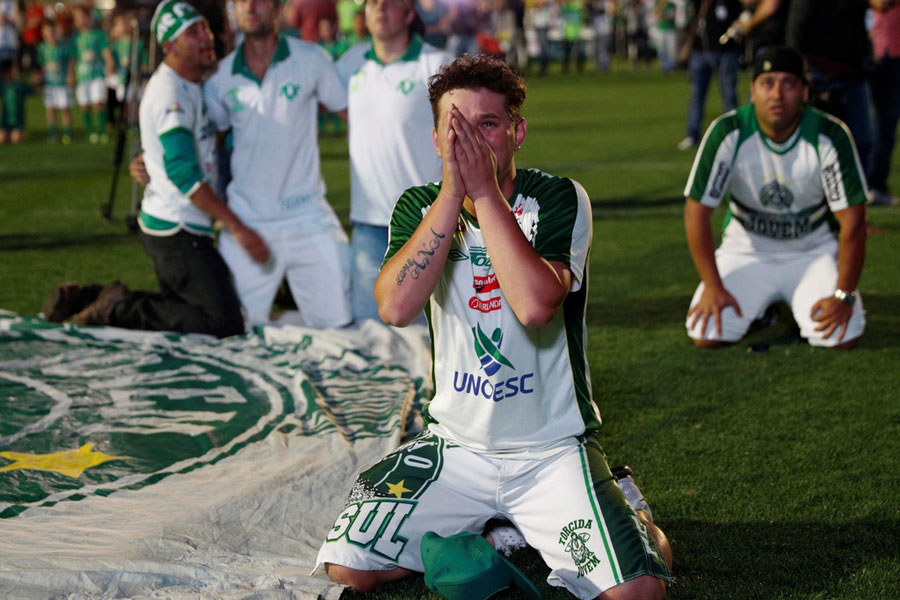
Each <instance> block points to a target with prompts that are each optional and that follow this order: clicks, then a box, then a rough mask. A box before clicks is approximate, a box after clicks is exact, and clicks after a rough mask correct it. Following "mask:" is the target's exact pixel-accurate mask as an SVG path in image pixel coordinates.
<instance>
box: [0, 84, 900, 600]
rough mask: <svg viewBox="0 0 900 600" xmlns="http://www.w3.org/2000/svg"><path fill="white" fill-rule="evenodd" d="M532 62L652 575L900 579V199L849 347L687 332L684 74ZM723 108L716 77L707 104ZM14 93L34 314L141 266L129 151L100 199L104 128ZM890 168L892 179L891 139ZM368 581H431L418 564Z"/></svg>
mask: <svg viewBox="0 0 900 600" xmlns="http://www.w3.org/2000/svg"><path fill="white" fill-rule="evenodd" d="M528 83H529V100H528V102H527V103H526V107H525V116H526V118H528V120H529V129H528V138H527V140H526V142H525V144H524V146H523V149H522V151H521V153H520V155H519V160H518V164H519V166H524V167H529V166H533V167H539V168H542V169H544V170H546V171H548V172H551V173H554V174H557V175H566V176H571V177H573V178H575V179H577V180H579V181H580V182H581V183H582V184H583V185H584V186H585V188H586V189H587V191H588V193H589V194H590V196H591V199H592V201H593V207H594V243H593V252H592V254H591V265H590V307H589V312H588V320H589V325H590V330H589V335H590V340H589V352H590V366H591V373H592V377H593V386H594V393H595V398H596V400H597V402H598V404H599V406H600V410H601V413H602V414H603V417H604V421H605V424H604V426H603V429H602V435H603V438H604V447H605V448H606V450H607V452H608V454H609V459H610V462H611V463H628V464H630V465H631V466H632V467H633V468H634V470H635V472H636V473H637V477H636V478H637V481H638V483H639V485H640V486H641V487H642V489H643V491H644V493H645V495H646V497H647V499H648V501H649V502H650V504H651V506H652V507H653V510H654V514H655V516H656V521H657V523H658V524H659V525H660V526H661V527H662V528H663V529H664V530H665V531H666V532H667V534H668V536H669V538H670V540H671V542H672V548H673V552H674V555H675V568H674V574H675V576H676V577H677V583H676V585H675V586H674V587H672V588H671V591H670V594H669V597H670V598H676V599H691V600H694V599H711V600H712V599H716V600H718V599H732V598H733V599H751V598H752V599H756V598H759V599H775V598H784V599H793V600H801V599H802V600H814V599H815V600H820V599H826V598H833V599H841V600H871V599H882V598H883V599H891V598H898V597H900V522H898V517H900V503H898V497H900V468H898V465H900V275H898V274H900V209H898V208H873V209H871V210H870V212H869V220H870V222H871V223H872V224H873V225H876V226H878V227H881V228H883V229H884V231H885V233H884V234H883V235H879V236H871V237H870V238H869V241H868V256H867V260H866V266H865V269H864V271H863V276H862V280H861V282H860V291H861V294H862V296H863V299H864V303H865V306H866V309H867V320H868V326H867V331H866V334H865V336H864V337H863V338H862V340H861V342H860V344H859V347H858V348H857V349H856V350H854V351H852V352H849V353H838V352H829V351H825V350H815V349H811V348H809V347H808V346H807V345H805V344H804V343H802V341H800V340H798V339H797V338H796V337H795V336H794V334H793V332H792V329H791V327H790V325H789V324H788V323H785V322H784V320H782V322H780V323H778V324H776V325H775V326H774V327H772V328H770V329H768V330H763V331H759V332H757V333H755V334H753V336H752V339H751V340H749V341H753V342H757V343H768V344H770V349H769V351H768V352H764V353H748V352H747V344H748V342H745V343H741V344H738V345H735V346H733V347H731V348H728V349H724V350H719V351H713V352H710V351H706V352H703V351H699V350H696V349H695V348H694V347H693V345H692V344H691V343H690V341H689V340H688V338H687V336H686V334H685V331H684V325H683V320H684V314H685V311H686V310H687V305H688V301H689V299H690V295H691V293H692V292H693V290H694V288H695V286H696V284H697V281H698V278H697V275H696V273H695V271H694V268H693V266H692V264H691V260H690V256H689V254H688V251H687V247H686V244H685V241H684V234H683V227H682V219H681V210H682V204H683V201H682V198H681V191H682V189H683V187H684V182H685V179H686V177H687V174H688V171H689V168H690V163H691V160H692V158H693V156H692V154H691V153H681V152H679V151H678V150H676V149H675V144H676V143H677V142H678V140H680V139H681V137H683V128H684V118H685V108H686V103H687V95H688V83H687V76H686V75H685V74H676V75H673V76H663V75H661V74H659V73H658V72H638V73H633V74H632V73H628V72H625V71H624V70H621V71H619V72H616V73H614V74H612V75H609V76H602V77H601V76H597V75H596V74H594V73H589V74H584V75H570V76H563V75H559V74H556V75H552V76H550V77H546V78H537V77H533V78H530V79H529V80H528ZM746 92H747V83H746V81H743V82H742V89H741V92H740V94H741V96H740V97H742V98H743V97H746ZM720 108H721V105H720V102H719V99H718V92H717V89H716V88H715V87H713V89H712V90H711V91H710V96H709V101H708V106H707V112H708V117H710V118H711V117H712V116H714V115H716V114H718V112H719V111H720ZM29 109H30V111H31V112H30V122H31V123H32V127H31V128H30V131H29V135H30V139H29V141H27V142H26V143H25V144H23V145H20V146H18V147H10V146H3V147H0V253H2V254H0V256H2V259H0V308H3V309H7V310H12V311H15V312H19V313H29V314H35V313H37V312H38V311H39V310H40V306H41V302H42V300H43V299H44V297H45V296H46V294H47V293H48V292H49V291H50V289H51V288H52V286H53V285H54V284H56V283H58V282H60V281H63V280H67V279H75V280H80V281H101V282H108V281H111V280H113V279H122V280H123V281H125V282H126V283H127V284H128V285H129V286H130V287H132V288H141V287H153V286H155V279H154V276H153V271H152V267H151V264H150V261H149V259H148V258H147V257H146V255H145V254H144V252H143V250H142V248H141V245H140V243H139V241H138V240H137V238H135V237H134V236H132V235H131V234H129V233H127V232H126V227H125V224H124V220H123V219H124V216H125V215H126V214H127V212H128V209H129V202H130V200H129V198H130V181H129V180H128V177H127V173H126V172H125V171H123V174H122V177H121V180H120V183H119V193H118V197H117V202H116V205H115V218H114V221H113V222H112V223H106V222H105V221H103V220H102V219H101V217H100V205H101V204H103V203H105V201H106V198H107V195H108V193H109V188H110V181H111V174H112V168H111V164H112V155H113V147H112V145H107V146H91V145H88V144H87V143H85V142H76V143H74V144H73V145H71V146H59V145H55V146H52V145H48V144H46V143H44V141H43V114H42V113H43V110H42V108H41V106H40V103H39V101H38V100H37V99H32V101H31V102H30V103H29ZM76 121H77V117H76ZM321 150H322V157H323V170H324V174H325V179H326V181H327V183H328V189H329V199H330V200H331V201H332V203H333V204H334V206H335V207H336V209H337V211H338V214H339V216H341V218H342V219H344V220H346V217H347V213H348V203H349V182H348V172H349V171H348V164H347V152H346V141H345V140H344V139H342V138H334V137H329V138H325V139H323V140H322V141H321ZM891 186H892V189H893V190H894V191H895V193H896V192H897V191H900V152H896V153H895V161H894V172H893V175H892V179H891ZM721 212H722V211H720V212H718V213H717V215H716V218H718V219H721V217H722V214H721ZM515 560H516V562H517V563H518V564H520V565H522V566H523V567H524V568H525V569H526V571H527V573H528V574H529V575H530V576H531V578H532V579H533V580H534V581H535V582H536V583H537V584H538V585H539V587H541V589H542V590H543V591H544V592H545V593H546V594H547V596H548V597H551V598H565V597H568V596H567V595H566V594H565V593H562V592H559V591H556V590H552V589H551V588H549V587H548V586H547V585H546V584H545V582H544V577H545V576H546V569H545V568H544V567H543V565H542V563H541V562H540V559H539V558H538V557H537V555H536V554H534V553H530V552H525V553H520V554H519V555H517V556H516V557H515ZM346 596H350V597H355V596H354V595H353V594H346ZM375 597H376V598H390V599H394V598H418V597H432V595H431V594H430V592H428V590H427V589H426V588H425V586H424V584H423V583H422V580H421V578H416V579H413V580H411V581H408V582H404V583H402V584H400V585H398V586H396V587H394V588H392V589H391V590H386V591H384V592H380V593H378V594H377V595H376V596H375ZM507 597H513V595H512V594H508V595H507Z"/></svg>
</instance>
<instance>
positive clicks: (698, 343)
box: [692, 338, 731, 348]
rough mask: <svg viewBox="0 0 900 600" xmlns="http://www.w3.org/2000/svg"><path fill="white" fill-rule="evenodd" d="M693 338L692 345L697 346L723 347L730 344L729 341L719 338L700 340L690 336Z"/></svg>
mask: <svg viewBox="0 0 900 600" xmlns="http://www.w3.org/2000/svg"><path fill="white" fill-rule="evenodd" d="M692 339H693V340H694V345H695V346H697V347H698V348H725V347H726V346H730V345H731V343H730V342H720V341H719V340H700V339H697V338H692Z"/></svg>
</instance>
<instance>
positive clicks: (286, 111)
mask: <svg viewBox="0 0 900 600" xmlns="http://www.w3.org/2000/svg"><path fill="white" fill-rule="evenodd" d="M278 9H279V4H278V2H277V1H276V0H236V2H235V10H236V13H237V18H238V26H239V27H240V29H241V32H242V33H243V34H244V41H243V42H242V43H241V44H240V45H239V46H238V47H237V48H236V49H235V51H234V52H232V53H231V54H229V55H228V56H226V57H225V58H224V59H222V60H221V61H220V62H219V66H218V69H217V71H216V73H215V74H214V75H212V76H211V77H210V78H209V80H207V82H206V85H205V86H204V95H205V98H206V103H207V107H208V108H209V113H210V117H211V118H212V120H213V122H214V123H215V124H216V126H217V127H218V129H219V130H220V131H224V130H227V129H229V128H231V129H232V131H233V134H234V153H233V154H232V157H231V171H232V177H233V179H232V181H231V183H230V184H229V185H228V190H227V195H228V203H229V206H230V207H231V208H232V210H233V211H234V212H235V214H237V215H239V216H240V218H241V219H243V220H244V222H246V223H247V224H248V225H250V226H252V227H253V228H254V229H256V230H257V231H259V233H260V235H262V237H263V238H264V239H265V241H266V243H267V244H268V246H269V248H270V249H271V251H272V256H271V259H270V260H269V261H268V262H267V263H265V264H258V263H256V262H255V261H254V260H253V259H252V257H251V256H249V255H248V254H247V252H246V251H245V250H244V249H243V248H241V247H240V245H239V244H238V243H237V241H236V240H235V239H234V238H233V237H232V236H231V235H230V234H229V233H228V232H223V234H222V236H221V238H220V240H219V251H220V252H221V254H222V257H223V258H224V259H225V262H226V263H227V264H228V266H229V268H230V269H231V272H232V273H233V274H234V280H235V288H236V289H237V293H238V296H239V298H240V300H241V304H242V305H243V306H244V309H245V310H246V311H247V317H248V320H249V321H250V323H251V324H258V323H265V322H267V321H268V320H269V312H270V309H271V307H272V301H273V299H274V297H275V293H276V291H277V289H278V286H279V284H280V283H281V280H282V278H283V277H285V275H286V276H287V280H288V284H289V286H290V289H291V294H292V295H293V297H294V300H295V301H296V303H297V306H298V308H299V310H300V318H301V321H302V323H303V324H304V325H307V326H311V327H340V326H343V325H346V324H348V323H349V322H350V321H351V319H352V317H351V314H350V302H349V298H348V290H349V272H348V266H347V260H348V245H347V236H346V234H345V233H344V231H343V229H342V228H341V225H340V223H339V221H338V219H337V216H336V215H335V214H334V211H333V210H332V208H331V206H329V205H328V203H327V201H326V200H325V183H324V181H323V179H322V175H321V172H320V168H319V147H318V142H317V139H316V123H317V121H316V117H317V111H318V105H319V103H321V104H324V105H325V107H326V108H328V110H330V111H332V112H338V113H342V112H343V111H344V110H345V109H346V107H347V95H346V91H345V88H344V86H343V84H342V83H341V81H340V79H339V78H338V76H337V72H336V71H335V69H334V65H333V64H332V62H331V59H330V58H329V57H328V55H327V54H326V53H325V51H324V50H323V49H322V48H320V47H318V46H315V45H313V44H308V43H306V42H301V41H299V40H295V39H291V38H285V37H283V36H281V35H279V34H278V29H277V19H278Z"/></svg>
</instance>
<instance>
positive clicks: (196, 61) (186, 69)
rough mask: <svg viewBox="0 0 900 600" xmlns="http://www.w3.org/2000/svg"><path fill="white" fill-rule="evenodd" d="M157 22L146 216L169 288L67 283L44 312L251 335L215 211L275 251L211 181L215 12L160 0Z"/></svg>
mask: <svg viewBox="0 0 900 600" xmlns="http://www.w3.org/2000/svg"><path fill="white" fill-rule="evenodd" d="M151 27H152V29H153V33H154V34H155V35H156V37H157V40H158V41H159V44H160V46H162V48H163V50H164V51H165V52H166V57H165V60H164V61H163V63H162V64H161V65H160V66H159V68H157V70H156V72H155V73H154V74H153V77H151V78H150V81H149V82H148V83H147V89H146V91H145V92H144V97H143V99H142V101H141V108H140V124H141V145H142V146H143V148H144V162H145V164H146V168H147V172H148V174H149V176H150V181H149V183H148V184H147V188H146V191H145V193H144V200H143V203H142V205H141V214H140V217H139V221H138V222H139V224H140V227H141V240H142V241H143V244H144V248H145V249H146V251H147V254H149V255H150V258H151V259H153V265H154V267H155V269H156V277H157V279H158V280H159V287H160V291H159V292H146V291H130V290H129V289H128V288H127V287H125V286H124V285H123V284H122V283H120V282H116V283H114V284H113V285H110V286H106V287H104V286H101V285H97V284H94V285H86V286H82V285H80V284H78V283H75V282H68V283H63V284H60V285H58V286H56V288H54V290H53V292H52V294H51V295H50V297H49V298H48V299H47V301H46V302H45V303H44V308H43V311H44V317H45V318H46V319H47V320H48V321H53V322H62V321H66V322H69V323H73V324H76V325H113V326H116V327H125V328H128V329H145V330H152V331H176V332H179V333H207V334H211V335H215V336H217V337H225V336H229V335H235V334H239V333H243V332H244V319H243V315H242V313H241V305H240V302H239V301H238V298H237V295H236V294H235V291H234V287H233V285H232V282H231V273H230V272H229V270H228V267H227V266H226V265H225V262H224V261H223V260H222V258H221V256H219V253H218V251H217V250H216V248H215V246H214V245H213V229H212V222H211V218H215V219H218V220H219V221H221V222H222V223H223V224H224V225H225V226H226V227H228V229H229V230H231V232H232V234H233V236H234V238H235V239H237V240H239V241H240V243H241V245H242V246H244V248H246V249H247V252H248V253H250V255H251V256H252V257H253V258H254V259H255V260H257V261H258V262H265V261H266V260H267V259H268V256H269V250H268V248H267V247H266V244H265V242H264V241H263V240H262V238H260V237H259V236H258V235H257V234H256V232H255V231H253V230H252V229H250V228H248V227H246V226H245V225H244V224H243V223H242V222H241V221H240V219H238V218H237V217H236V216H235V215H234V213H232V212H231V210H230V209H229V208H228V206H227V205H226V204H225V203H224V202H222V201H221V200H220V199H219V198H218V196H216V194H215V192H214V191H213V188H212V187H211V186H210V182H212V181H214V178H215V173H214V172H213V165H215V163H216V161H215V158H214V144H215V129H214V128H213V126H212V124H211V123H210V120H209V117H208V116H207V113H206V109H205V108H204V105H203V93H202V90H201V87H200V82H201V80H202V78H203V77H204V75H206V73H207V72H208V71H209V70H210V69H211V68H212V67H213V65H214V58H215V57H214V54H213V39H212V34H211V33H210V31H209V26H208V24H207V22H206V19H204V18H203V17H202V16H200V14H199V13H198V12H197V11H195V10H194V9H193V8H192V7H191V6H190V5H188V4H186V3H185V2H183V1H181V0H165V1H164V2H162V3H160V4H159V6H158V7H157V9H156V14H155V15H154V17H153V21H152V22H151Z"/></svg>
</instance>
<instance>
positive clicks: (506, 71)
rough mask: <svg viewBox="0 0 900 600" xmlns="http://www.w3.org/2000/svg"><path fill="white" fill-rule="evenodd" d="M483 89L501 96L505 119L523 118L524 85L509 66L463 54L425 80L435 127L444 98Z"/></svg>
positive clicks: (482, 57)
mask: <svg viewBox="0 0 900 600" xmlns="http://www.w3.org/2000/svg"><path fill="white" fill-rule="evenodd" d="M480 88H484V89H486V90H490V91H492V92H495V93H497V94H500V95H501V96H503V97H504V98H505V100H506V102H505V104H506V115H507V116H508V117H509V118H510V120H511V121H512V122H513V123H515V122H516V121H518V120H519V119H520V118H521V117H522V105H523V104H525V81H524V80H523V79H522V77H521V76H520V75H519V74H518V73H516V72H515V71H513V70H512V69H511V68H510V66H509V65H507V64H506V63H505V62H503V61H502V60H500V59H499V58H495V57H493V56H488V55H487V54H476V55H474V56H470V55H469V54H463V55H462V56H460V57H459V58H457V59H456V60H454V61H453V62H452V63H450V64H448V65H444V66H443V67H441V70H440V71H438V72H437V73H435V74H434V75H432V76H431V77H430V78H429V80H428V100H429V101H430V102H431V113H432V115H433V116H434V124H435V125H437V122H438V117H439V115H440V108H439V105H440V102H441V98H443V96H444V94H446V93H447V92H449V91H452V90H459V89H467V90H475V89H480Z"/></svg>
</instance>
